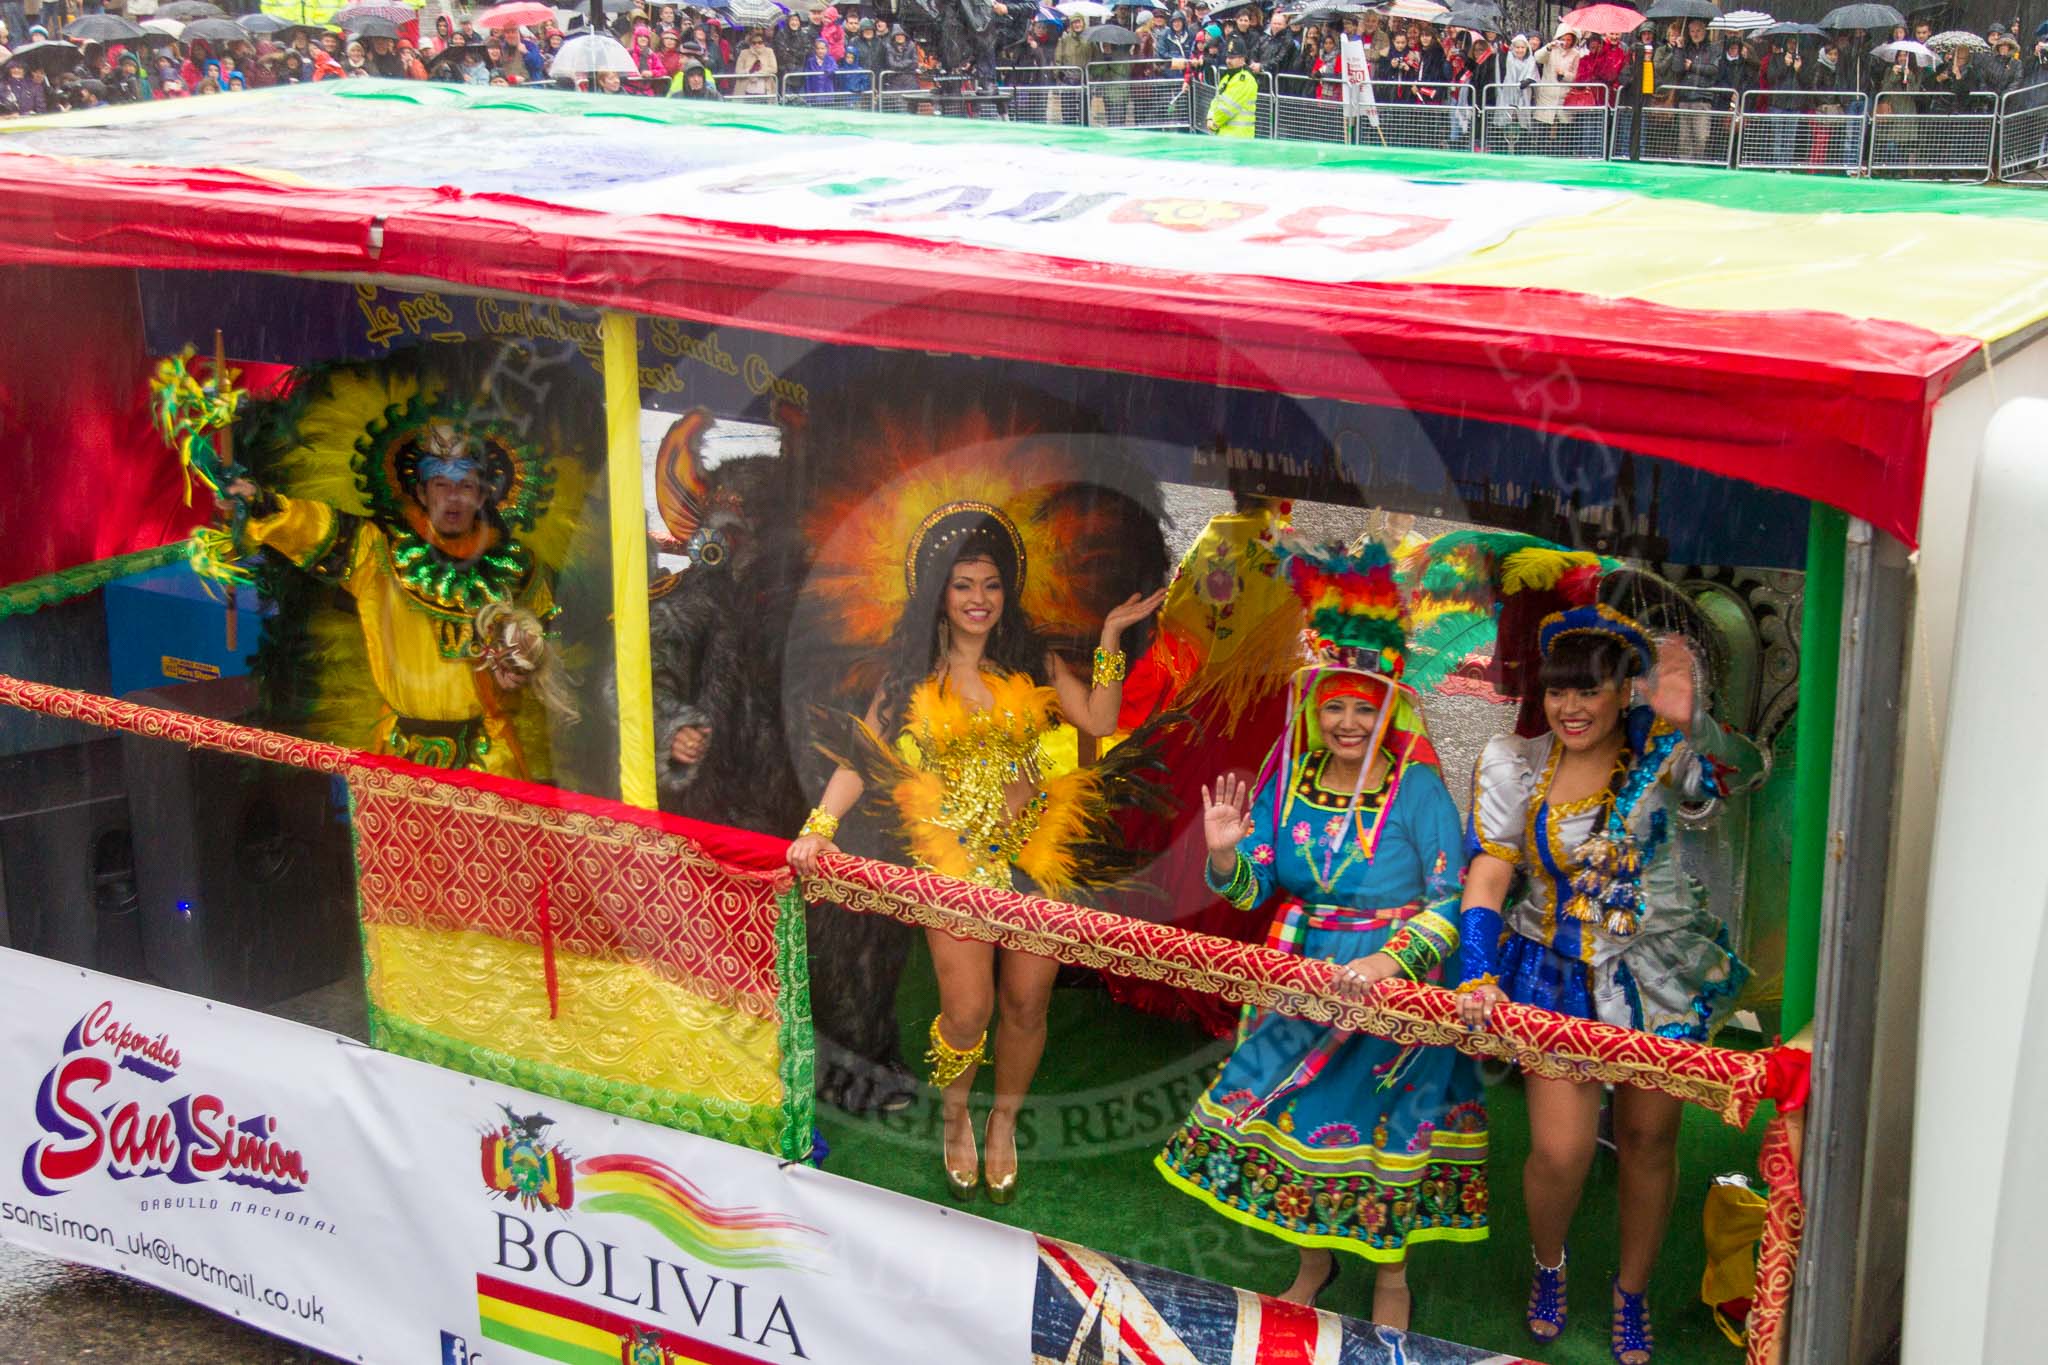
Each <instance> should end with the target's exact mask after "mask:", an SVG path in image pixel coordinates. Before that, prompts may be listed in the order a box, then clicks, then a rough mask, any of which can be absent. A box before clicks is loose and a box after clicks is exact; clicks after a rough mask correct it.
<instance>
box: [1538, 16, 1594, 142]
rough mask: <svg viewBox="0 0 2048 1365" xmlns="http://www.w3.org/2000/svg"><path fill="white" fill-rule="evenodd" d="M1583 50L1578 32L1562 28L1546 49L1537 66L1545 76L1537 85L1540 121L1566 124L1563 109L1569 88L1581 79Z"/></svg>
mask: <svg viewBox="0 0 2048 1365" xmlns="http://www.w3.org/2000/svg"><path fill="white" fill-rule="evenodd" d="M1584 55H1585V53H1584V51H1583V50H1582V49H1581V48H1580V47H1579V35H1578V32H1577V30H1575V29H1569V28H1563V27H1560V28H1559V29H1558V30H1557V36H1556V37H1555V38H1553V39H1551V40H1550V45H1549V46H1548V47H1546V48H1544V49H1543V54H1542V56H1541V57H1540V58H1539V59H1538V61H1537V63H1536V66H1537V70H1538V71H1539V72H1540V73H1541V76H1540V79H1539V80H1538V82H1537V84H1536V90H1535V95H1536V98H1535V101H1534V103H1535V105H1536V121H1537V122H1538V123H1541V124H1546V125H1552V126H1554V125H1557V124H1561V123H1563V122H1564V121H1565V117H1566V116H1565V113H1564V109H1563V105H1564V97H1565V88H1566V87H1567V86H1569V85H1570V84H1571V83H1572V82H1573V81H1576V80H1577V79H1578V78H1579V59H1580V58H1581V57H1582V56H1584Z"/></svg>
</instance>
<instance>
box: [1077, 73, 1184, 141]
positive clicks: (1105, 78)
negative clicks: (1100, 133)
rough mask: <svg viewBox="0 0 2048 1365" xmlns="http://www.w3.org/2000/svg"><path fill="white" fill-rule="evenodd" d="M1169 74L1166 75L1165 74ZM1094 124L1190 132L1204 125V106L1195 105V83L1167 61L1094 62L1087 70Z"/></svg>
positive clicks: (1089, 119)
mask: <svg viewBox="0 0 2048 1365" xmlns="http://www.w3.org/2000/svg"><path fill="white" fill-rule="evenodd" d="M1162 73H1165V74H1162ZM1086 76H1087V85H1086V86H1085V89H1086V91H1087V101H1086V103H1087V111H1088V113H1087V122H1088V126H1089V127H1091V128H1150V129H1155V130H1159V129H1164V130H1169V131H1175V132H1186V131H1188V130H1189V129H1191V128H1203V127H1205V125H1204V123H1203V120H1204V119H1206V118H1207V117H1208V113H1209V111H1208V109H1207V108H1206V107H1205V108H1203V109H1202V110H1201V111H1200V114H1199V116H1197V114H1196V112H1195V109H1194V100H1195V94H1194V91H1193V90H1192V89H1191V87H1192V86H1193V85H1194V84H1195V82H1193V81H1190V80H1187V79H1186V78H1184V77H1182V76H1179V75H1174V74H1172V68H1171V67H1169V66H1168V65H1167V64H1166V62H1164V61H1162V60H1159V59H1156V58H1155V59H1153V60H1151V61H1143V62H1090V63H1089V64H1088V70H1087V73H1086Z"/></svg>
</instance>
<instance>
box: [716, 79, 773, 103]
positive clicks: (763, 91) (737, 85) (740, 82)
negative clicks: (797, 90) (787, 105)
mask: <svg viewBox="0 0 2048 1365" xmlns="http://www.w3.org/2000/svg"><path fill="white" fill-rule="evenodd" d="M711 87H712V89H714V90H716V91H717V92H718V98H720V99H722V100H724V101H726V102H727V103H729V104H780V103H781V102H782V96H781V92H779V91H778V90H776V88H775V77H773V76H733V75H718V74H713V75H712V77H711Z"/></svg>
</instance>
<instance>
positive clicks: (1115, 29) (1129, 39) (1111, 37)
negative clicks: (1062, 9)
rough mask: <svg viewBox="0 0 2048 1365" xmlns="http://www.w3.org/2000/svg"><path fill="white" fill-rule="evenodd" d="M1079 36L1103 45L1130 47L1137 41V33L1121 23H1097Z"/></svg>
mask: <svg viewBox="0 0 2048 1365" xmlns="http://www.w3.org/2000/svg"><path fill="white" fill-rule="evenodd" d="M1081 36H1082V37H1083V38H1086V39H1087V40H1088V41H1089V42H1091V43H1101V44H1102V45H1103V46H1104V47H1130V46H1132V45H1133V44H1135V43H1136V42H1137V41H1138V35H1137V34H1135V33H1133V32H1131V31H1130V30H1129V29H1127V28H1125V27H1124V26H1123V25H1122V24H1097V25H1096V26H1095V27H1094V28H1091V29H1089V30H1088V31H1087V32H1086V33H1083V34H1082V35H1081Z"/></svg>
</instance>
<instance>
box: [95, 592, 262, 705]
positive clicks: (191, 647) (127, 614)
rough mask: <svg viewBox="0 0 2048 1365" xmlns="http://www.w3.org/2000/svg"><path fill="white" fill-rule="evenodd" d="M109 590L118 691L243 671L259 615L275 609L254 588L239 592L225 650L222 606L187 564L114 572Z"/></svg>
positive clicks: (110, 646) (110, 645)
mask: <svg viewBox="0 0 2048 1365" xmlns="http://www.w3.org/2000/svg"><path fill="white" fill-rule="evenodd" d="M106 594H107V599H106V600H107V656H108V663H109V665H110V672H111V674H112V677H111V682H112V684H113V688H114V695H115V696H117V697H125V696H127V695H129V694H130V693H131V692H141V691H143V690H145V689H147V688H152V687H162V686H164V685H165V684H166V683H178V682H203V681H206V680H208V679H212V678H232V677H237V676H240V675H241V674H244V673H247V672H248V671H249V656H250V655H251V654H254V653H255V652H256V646H257V643H258V641H259V640H260V638H261V635H262V630H263V618H264V617H265V616H267V615H269V614H270V613H271V612H272V611H274V610H275V608H274V607H269V606H267V605H265V604H263V603H262V600H261V599H260V598H258V597H257V595H256V593H255V591H254V590H253V589H250V588H243V589H241V590H240V591H238V592H237V593H236V594H235V606H236V610H235V625H234V645H233V647H232V648H230V647H229V643H228V608H227V604H226V603H225V602H223V601H221V600H220V599H219V598H218V597H213V596H209V595H208V593H207V590H206V585H204V584H202V583H201V582H200V581H199V576H198V575H197V574H195V573H193V572H192V567H191V566H190V565H189V564H185V563H177V564H166V565H164V566H163V567H162V568H160V569H151V570H149V571H148V572H146V573H138V574H130V575H129V576H128V577H126V578H117V579H115V580H114V581H113V582H111V583H109V584H107V588H106Z"/></svg>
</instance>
